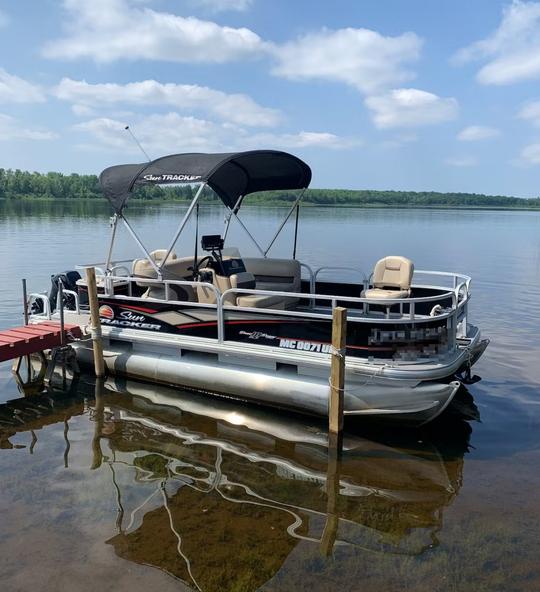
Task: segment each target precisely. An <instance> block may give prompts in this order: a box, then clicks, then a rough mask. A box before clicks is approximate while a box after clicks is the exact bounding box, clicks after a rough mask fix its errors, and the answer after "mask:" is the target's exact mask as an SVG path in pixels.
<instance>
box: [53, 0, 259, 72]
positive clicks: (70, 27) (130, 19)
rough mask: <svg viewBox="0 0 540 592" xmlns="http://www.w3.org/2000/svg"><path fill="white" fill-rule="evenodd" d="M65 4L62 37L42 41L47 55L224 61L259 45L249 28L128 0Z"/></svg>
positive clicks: (75, 0) (251, 52) (78, 0)
mask: <svg viewBox="0 0 540 592" xmlns="http://www.w3.org/2000/svg"><path fill="white" fill-rule="evenodd" d="M64 7H65V9H66V10H67V11H68V13H69V15H70V19H69V22H68V23H67V26H66V31H67V32H66V36H65V37H63V38H61V39H57V40H54V41H51V42H49V43H47V44H46V45H45V47H44V48H43V54H44V55H45V56H46V57H48V58H56V59H64V60H74V59H78V58H91V59H93V60H95V61H96V62H112V61H114V60H119V59H128V60H136V59H149V60H164V61H170V62H215V63H223V62H227V61H230V60H236V59H239V58H249V57H252V56H253V55H255V54H257V53H258V52H260V51H262V50H263V48H264V44H263V42H262V41H261V39H260V37H259V36H258V35H257V34H256V33H254V32H253V31H251V30H249V29H246V28H232V27H224V26H220V25H217V24H216V23H214V22H211V21H204V20H200V19H197V18H195V17H182V16H178V15H175V14H170V13H167V12H158V11H155V10H152V9H150V8H147V7H140V6H136V4H135V3H134V2H133V0H92V1H88V0H64Z"/></svg>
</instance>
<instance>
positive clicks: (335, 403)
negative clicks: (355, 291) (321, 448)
mask: <svg viewBox="0 0 540 592" xmlns="http://www.w3.org/2000/svg"><path fill="white" fill-rule="evenodd" d="M346 338H347V309H346V308H343V307H342V306H336V307H335V308H334V312H333V316H332V364H331V368H330V402H329V405H328V451H329V454H330V453H331V452H330V451H331V450H335V451H336V452H337V456H339V455H340V454H341V442H342V437H343V400H344V387H345V345H346Z"/></svg>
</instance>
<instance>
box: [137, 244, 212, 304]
mask: <svg viewBox="0 0 540 592" xmlns="http://www.w3.org/2000/svg"><path fill="white" fill-rule="evenodd" d="M166 254H167V251H166V249H158V250H156V251H152V252H151V253H150V256H151V257H152V259H153V260H154V261H155V262H156V263H157V264H158V265H159V264H161V263H162V262H163V259H164V257H165V255H166ZM198 259H199V261H200V260H202V257H199V258H198ZM192 268H193V257H177V256H176V253H174V252H171V254H170V255H169V257H168V259H167V262H166V263H165V265H164V266H163V270H162V274H161V275H162V278H163V279H164V280H187V279H189V278H191V276H192V274H193V271H192ZM132 275H133V276H134V277H137V278H140V279H139V280H138V281H137V285H138V286H140V287H143V288H144V287H145V288H148V289H147V290H146V292H145V293H144V294H143V295H142V298H157V299H159V300H165V299H166V294H165V286H164V285H163V284H156V283H154V282H145V281H144V279H145V278H147V279H153V280H154V279H157V277H158V276H157V273H156V270H155V269H154V268H153V266H152V264H151V263H150V261H149V260H148V259H136V260H135V261H134V262H133V265H132ZM170 290H171V294H170V297H171V298H175V299H178V300H187V301H189V302H194V301H195V300H196V295H195V290H194V289H193V288H192V287H191V286H174V285H170ZM175 295H176V296H175Z"/></svg>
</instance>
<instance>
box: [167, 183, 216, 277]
mask: <svg viewBox="0 0 540 592" xmlns="http://www.w3.org/2000/svg"><path fill="white" fill-rule="evenodd" d="M205 187H206V183H201V185H200V187H199V189H198V190H197V193H196V194H195V197H194V198H193V201H192V202H191V204H190V206H189V208H188V211H187V212H186V215H185V216H184V218H183V219H182V222H180V226H179V227H178V230H177V231H176V234H175V235H174V238H173V239H172V241H171V244H170V245H169V248H168V249H167V254H166V255H165V257H164V258H163V261H162V262H161V265H160V266H159V271H160V272H161V270H162V269H163V266H164V265H165V263H166V262H167V259H168V258H169V255H170V254H171V252H172V250H173V249H174V245H175V244H176V241H177V240H178V237H179V236H180V234H182V230H184V227H185V225H186V224H187V222H188V220H189V217H190V216H191V213H192V212H193V210H194V208H195V206H196V205H197V203H198V201H199V198H200V197H201V193H202V190H203V189H204V188H205Z"/></svg>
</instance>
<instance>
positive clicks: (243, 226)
mask: <svg viewBox="0 0 540 592" xmlns="http://www.w3.org/2000/svg"><path fill="white" fill-rule="evenodd" d="M231 211H232V210H231ZM232 214H233V216H234V217H235V218H236V219H237V220H238V222H239V223H240V226H241V227H242V228H243V229H244V231H245V232H246V234H247V235H248V236H249V238H250V239H251V240H252V241H253V244H254V245H255V246H256V247H257V249H258V250H259V253H260V254H261V255H262V256H263V257H264V258H265V259H266V253H265V252H264V251H263V250H262V249H261V247H260V246H259V243H258V242H257V241H256V240H255V239H254V238H253V235H252V234H251V232H250V231H249V230H248V229H247V227H246V225H245V224H244V223H243V222H242V220H240V218H239V217H238V214H237V213H236V212H232Z"/></svg>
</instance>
